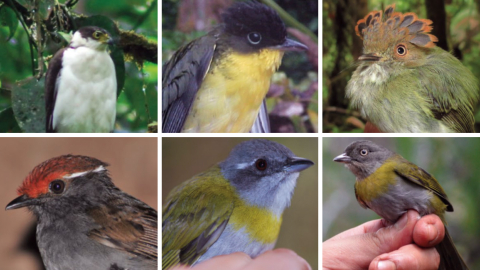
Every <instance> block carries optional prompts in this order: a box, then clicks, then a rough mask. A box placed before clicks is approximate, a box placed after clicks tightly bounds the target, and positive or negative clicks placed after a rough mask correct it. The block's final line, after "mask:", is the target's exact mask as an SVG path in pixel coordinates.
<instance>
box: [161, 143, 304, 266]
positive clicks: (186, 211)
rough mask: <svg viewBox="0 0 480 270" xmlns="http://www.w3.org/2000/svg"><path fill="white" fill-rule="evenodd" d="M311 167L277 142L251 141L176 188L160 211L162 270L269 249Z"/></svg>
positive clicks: (254, 254)
mask: <svg viewBox="0 0 480 270" xmlns="http://www.w3.org/2000/svg"><path fill="white" fill-rule="evenodd" d="M312 165H313V162H312V161H310V160H308V159H305V158H300V157H297V156H295V154H293V153H292V151H290V149H288V148H287V147H285V146H283V145H281V144H279V143H276V142H272V141H269V140H250V141H245V142H242V143H240V144H239V145H237V146H236V147H235V148H234V149H233V150H232V152H231V153H230V155H229V156H228V158H227V159H226V160H224V161H222V162H220V163H219V164H218V165H214V166H212V167H211V168H210V169H207V170H206V171H204V172H202V173H200V174H198V175H196V176H194V177H192V178H191V179H190V180H188V181H185V182H184V183H182V184H180V185H179V186H177V187H176V188H174V189H173V190H172V191H171V192H170V194H169V195H168V197H167V199H166V202H165V204H164V206H163V212H162V269H163V270H166V269H169V268H171V267H173V266H175V265H177V264H185V265H195V264H196V263H199V262H202V261H205V260H208V259H210V258H212V257H215V256H218V255H225V254H231V253H234V252H244V253H246V254H248V255H249V256H251V257H256V256H258V255H260V254H262V253H263V252H265V251H268V250H271V249H272V248H273V247H274V246H275V242H276V241H277V237H278V234H279V232H280V226H281V224H282V215H283V211H284V210H285V209H286V208H287V207H288V206H289V205H290V200H291V198H292V195H293V191H294V189H295V185H296V182H297V178H298V177H299V175H300V172H301V171H303V170H305V169H307V168H309V167H310V166H312Z"/></svg>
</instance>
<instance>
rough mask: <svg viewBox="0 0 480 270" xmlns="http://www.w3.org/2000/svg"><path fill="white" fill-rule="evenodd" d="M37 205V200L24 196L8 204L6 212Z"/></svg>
mask: <svg viewBox="0 0 480 270" xmlns="http://www.w3.org/2000/svg"><path fill="white" fill-rule="evenodd" d="M35 204H37V200H36V199H32V198H29V197H28V196H27V195H22V196H19V197H17V198H16V199H15V200H13V201H11V202H10V203H9V204H7V207H5V210H12V209H18V208H22V207H26V206H30V205H35Z"/></svg>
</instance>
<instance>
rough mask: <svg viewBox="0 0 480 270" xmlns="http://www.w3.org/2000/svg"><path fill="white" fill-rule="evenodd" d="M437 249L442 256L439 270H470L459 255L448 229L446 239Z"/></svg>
mask: <svg viewBox="0 0 480 270" xmlns="http://www.w3.org/2000/svg"><path fill="white" fill-rule="evenodd" d="M436 249H437V251H438V253H439V254H440V267H439V268H438V270H468V266H467V264H465V262H464V261H463V259H462V257H461V256H460V254H458V251H457V249H456V248H455V245H454V244H453V241H452V238H451V237H450V234H449V233H448V230H447V228H446V227H445V237H444V238H443V241H442V242H441V243H440V244H438V245H437V246H436Z"/></svg>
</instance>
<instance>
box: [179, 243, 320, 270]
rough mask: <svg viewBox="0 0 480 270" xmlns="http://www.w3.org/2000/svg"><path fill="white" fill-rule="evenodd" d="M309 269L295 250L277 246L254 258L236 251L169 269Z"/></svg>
mask: <svg viewBox="0 0 480 270" xmlns="http://www.w3.org/2000/svg"><path fill="white" fill-rule="evenodd" d="M224 269H228V270H268V269H272V270H311V269H312V268H311V267H310V265H309V264H308V263H307V262H306V261H305V259H303V258H302V257H300V256H298V255H297V254H296V253H295V252H293V251H291V250H289V249H284V248H279V249H275V250H270V251H267V252H265V253H263V254H261V255H260V256H258V257H256V258H255V259H252V258H250V256H248V255H247V254H245V253H242V252H236V253H232V254H229V255H221V256H217V257H214V258H212V259H209V260H206V261H204V262H202V263H200V264H198V265H196V266H195V267H192V268H190V267H188V266H177V267H174V268H172V269H171V270H224Z"/></svg>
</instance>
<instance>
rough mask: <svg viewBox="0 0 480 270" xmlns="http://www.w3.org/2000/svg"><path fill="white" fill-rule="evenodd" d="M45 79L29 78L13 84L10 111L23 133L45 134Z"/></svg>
mask: <svg viewBox="0 0 480 270" xmlns="http://www.w3.org/2000/svg"><path fill="white" fill-rule="evenodd" d="M44 84H45V79H44V78H42V79H41V80H40V81H37V79H36V78H34V77H30V78H27V79H25V80H23V81H20V82H18V83H16V84H15V86H14V87H13V90H12V109H13V112H14V114H15V118H16V119H17V122H18V125H19V126H20V128H21V129H22V130H23V131H25V132H34V133H40V132H45V123H46V119H45V117H46V116H45V115H46V114H45V92H44V88H45V87H44Z"/></svg>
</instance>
